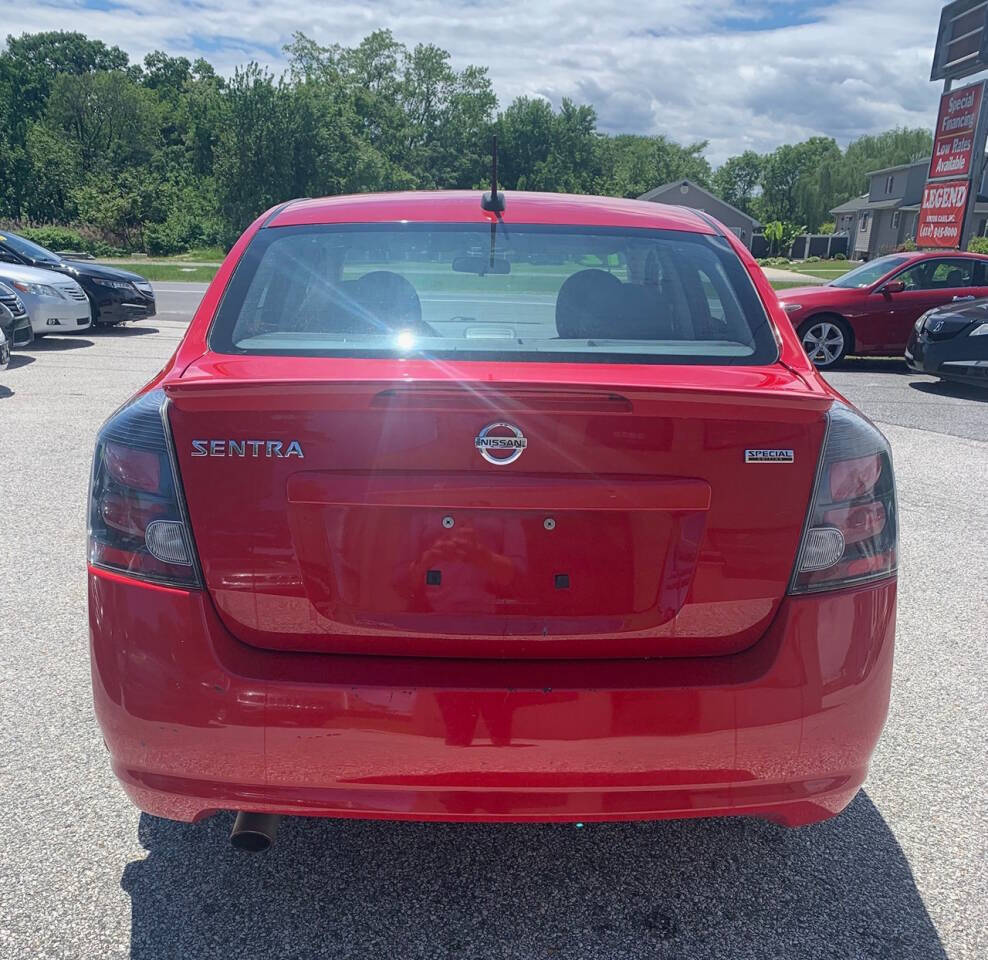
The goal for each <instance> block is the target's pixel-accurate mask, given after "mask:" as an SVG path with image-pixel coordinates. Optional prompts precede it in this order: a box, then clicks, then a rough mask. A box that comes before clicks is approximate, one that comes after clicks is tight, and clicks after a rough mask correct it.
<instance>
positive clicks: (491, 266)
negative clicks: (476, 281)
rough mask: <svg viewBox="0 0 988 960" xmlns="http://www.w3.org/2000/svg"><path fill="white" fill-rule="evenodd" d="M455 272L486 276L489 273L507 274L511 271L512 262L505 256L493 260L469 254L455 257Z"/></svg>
mask: <svg viewBox="0 0 988 960" xmlns="http://www.w3.org/2000/svg"><path fill="white" fill-rule="evenodd" d="M453 272H454V273H475V274H477V275H478V276H481V277H482V276H484V274H487V273H496V274H501V275H503V274H506V273H511V263H510V261H508V260H507V259H505V258H504V257H495V258H494V262H493V263H492V262H491V258H490V257H483V256H476V255H473V256H467V257H454V258H453Z"/></svg>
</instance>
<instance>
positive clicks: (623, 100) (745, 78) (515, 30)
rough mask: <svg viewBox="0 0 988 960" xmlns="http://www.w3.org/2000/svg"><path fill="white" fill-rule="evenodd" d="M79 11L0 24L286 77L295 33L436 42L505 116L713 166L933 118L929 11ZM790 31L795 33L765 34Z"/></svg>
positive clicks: (68, 4) (470, 0) (729, 4)
mask: <svg viewBox="0 0 988 960" xmlns="http://www.w3.org/2000/svg"><path fill="white" fill-rule="evenodd" d="M86 2H87V0H41V2H36V3H33V4H24V3H23V0H0V23H2V24H3V27H4V30H5V32H7V33H13V34H19V33H21V32H24V31H31V32H33V31H38V30H53V29H69V30H80V31H82V32H84V33H86V34H88V35H89V36H92V37H99V38H100V39H102V40H104V41H106V42H107V43H111V44H118V45H119V46H121V47H123V48H124V49H125V50H127V51H128V52H129V53H130V54H131V55H132V57H134V58H135V59H140V58H141V57H143V55H144V54H145V53H147V52H148V51H149V50H152V49H156V48H160V49H164V50H166V51H168V52H169V53H172V54H184V55H186V56H196V55H198V54H199V52H200V51H201V52H202V54H203V55H204V56H205V57H206V58H207V59H209V60H210V61H211V62H212V63H213V64H214V65H215V66H216V67H217V69H219V70H220V71H222V72H230V71H232V69H233V67H234V66H235V65H236V64H238V63H243V62H245V61H246V60H247V59H252V58H253V59H257V60H259V61H260V62H262V63H265V64H267V65H269V66H271V67H272V68H274V69H276V70H277V69H280V68H281V67H282V66H283V61H282V59H281V56H280V53H279V52H278V51H279V50H280V47H281V45H282V44H284V43H285V42H287V41H288V40H289V39H290V38H291V34H292V32H293V31H296V30H301V31H302V32H304V33H306V34H307V35H309V36H310V37H312V38H313V39H315V40H317V41H318V42H320V43H324V44H330V43H341V44H344V45H352V44H355V43H357V42H359V40H360V39H361V38H362V37H363V36H365V35H366V34H367V33H369V32H370V31H371V30H374V29H377V28H380V27H388V28H390V29H391V30H392V31H393V32H394V34H395V36H396V37H397V38H398V39H399V40H401V41H402V42H404V43H406V44H408V45H413V44H415V43H420V42H425V43H436V44H439V45H440V46H442V47H444V48H445V49H447V50H449V51H450V53H451V54H452V56H453V60H454V63H455V64H456V65H457V66H463V65H465V64H467V63H477V64H482V65H486V66H488V67H489V68H490V74H491V78H492V80H493V82H494V85H495V88H496V90H497V93H498V97H499V100H500V102H501V104H502V105H504V104H506V103H507V102H509V101H510V100H511V99H512V98H513V97H515V96H517V95H519V94H528V95H542V96H546V97H548V98H549V99H551V100H552V101H554V102H557V103H558V101H559V100H560V99H561V98H562V97H563V96H569V97H572V98H573V99H575V100H577V101H579V102H589V103H592V104H593V105H594V106H595V107H596V109H597V111H598V115H599V120H600V126H601V128H602V129H605V130H608V131H611V132H618V131H620V132H634V133H664V134H666V135H668V136H670V137H672V138H673V139H675V140H678V141H681V142H687V141H693V140H709V141H710V148H709V150H708V156H709V158H710V159H711V160H712V161H713V162H714V163H717V162H720V161H722V160H723V159H725V158H726V157H727V156H729V155H731V154H734V153H739V152H741V151H742V150H745V149H748V148H753V149H756V150H768V149H771V148H773V147H774V146H776V145H778V144H779V143H784V142H792V141H796V140H801V139H804V138H805V137H807V136H811V135H813V134H825V135H830V136H834V137H836V138H837V139H838V141H839V142H841V143H842V144H843V143H846V142H847V141H848V140H849V139H853V138H854V137H856V136H860V135H861V134H864V133H874V132H878V131H880V130H884V129H887V128H889V127H891V126H897V125H909V126H925V127H932V126H933V122H934V113H935V109H936V98H937V87H938V85H936V84H932V83H930V82H929V79H928V78H929V70H930V61H931V58H932V46H933V40H934V37H935V34H936V28H937V22H938V13H939V11H938V9H937V8H936V6H935V5H932V4H931V3H930V2H929V0H895V3H890V2H889V0H837V2H833V3H831V4H829V5H816V4H814V5H805V6H804V5H803V4H801V3H799V2H797V0H790V2H785V0H707V2H700V0H653V2H652V3H650V4H633V3H627V2H625V3H621V4H610V5H605V4H601V3H600V2H599V0H598V2H595V3H593V2H587V0H576V2H568V3H564V2H561V0H542V2H541V3H532V2H531V0H503V2H500V3H498V4H495V5H491V4H486V3H485V4H480V3H478V2H476V0H373V2H366V3H351V2H344V3H336V4H326V3H324V2H321V0H296V2H293V3H291V4H281V5H278V4H275V3H270V2H262V0H194V2H183V0H171V2H164V3H163V2H160V0H112V6H111V8H110V9H103V10H101V9H93V8H91V7H87V6H86ZM89 2H90V3H94V4H95V5H96V6H107V5H108V4H107V2H105V0H89ZM811 16H812V17H815V18H816V19H815V21H814V22H811V23H803V24H799V23H798V21H799V20H803V19H806V18H808V17H811ZM786 22H795V23H796V25H793V26H773V24H779V23H786ZM742 26H745V27H748V26H750V27H753V28H757V27H760V28H761V29H744V30H741V29H739V28H740V27H742Z"/></svg>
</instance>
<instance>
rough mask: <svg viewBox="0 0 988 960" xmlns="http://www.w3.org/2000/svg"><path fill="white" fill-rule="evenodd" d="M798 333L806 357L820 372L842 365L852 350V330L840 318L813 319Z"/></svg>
mask: <svg viewBox="0 0 988 960" xmlns="http://www.w3.org/2000/svg"><path fill="white" fill-rule="evenodd" d="M797 332H798V333H799V339H800V340H801V341H802V344H803V349H804V350H805V351H806V355H807V356H808V357H809V358H810V359H811V360H812V361H813V363H814V364H815V365H816V367H817V369H819V370H826V369H828V368H830V367H833V366H835V365H836V364H838V363H840V362H841V360H843V359H844V357H845V356H847V353H848V351H849V350H850V349H851V330H850V328H849V327H848V325H847V324H846V323H845V322H844V321H843V320H842V319H841V318H840V317H833V316H825V317H812V318H811V319H809V320H805V321H803V323H801V324H800V325H799V329H798V331H797Z"/></svg>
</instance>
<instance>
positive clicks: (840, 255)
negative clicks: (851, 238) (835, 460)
mask: <svg viewBox="0 0 988 960" xmlns="http://www.w3.org/2000/svg"><path fill="white" fill-rule="evenodd" d="M834 259H835V260H846V259H847V254H846V253H835V254H834Z"/></svg>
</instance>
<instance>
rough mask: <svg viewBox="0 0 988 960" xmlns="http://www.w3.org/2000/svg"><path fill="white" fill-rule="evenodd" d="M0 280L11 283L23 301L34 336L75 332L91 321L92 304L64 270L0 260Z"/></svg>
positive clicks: (85, 326) (83, 328) (84, 292)
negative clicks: (26, 265)
mask: <svg viewBox="0 0 988 960" xmlns="http://www.w3.org/2000/svg"><path fill="white" fill-rule="evenodd" d="M0 281H3V282H4V283H6V284H7V285H8V286H10V287H13V288H14V289H15V290H16V291H17V293H18V295H19V296H20V298H21V300H23V301H24V306H25V307H26V308H27V312H28V316H30V318H31V327H32V329H33V330H34V335H35V336H36V337H41V336H44V335H45V334H46V333H77V332H78V331H80V330H85V329H86V328H87V327H89V326H90V325H91V324H92V322H93V308H92V305H91V304H90V302H89V297H87V296H86V291H85V290H83V289H82V287H80V286H79V284H78V283H76V282H75V280H73V279H72V278H71V277H68V276H66V275H65V274H64V273H56V272H55V271H54V270H40V269H38V268H37V267H25V266H22V265H21V264H18V263H0Z"/></svg>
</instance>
